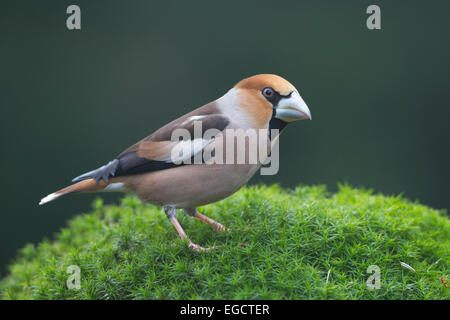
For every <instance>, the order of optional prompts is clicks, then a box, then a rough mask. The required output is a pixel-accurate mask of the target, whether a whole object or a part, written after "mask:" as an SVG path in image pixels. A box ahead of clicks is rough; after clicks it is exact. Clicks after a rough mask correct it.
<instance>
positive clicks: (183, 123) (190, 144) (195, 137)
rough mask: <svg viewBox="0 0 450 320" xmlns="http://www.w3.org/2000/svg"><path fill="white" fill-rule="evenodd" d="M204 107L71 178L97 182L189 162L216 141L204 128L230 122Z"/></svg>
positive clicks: (217, 127)
mask: <svg viewBox="0 0 450 320" xmlns="http://www.w3.org/2000/svg"><path fill="white" fill-rule="evenodd" d="M201 111H202V108H200V109H198V111H197V112H195V113H189V114H187V115H185V116H183V117H181V118H179V119H177V120H175V121H172V122H171V123H169V124H167V125H165V126H164V127H162V128H161V129H159V130H157V131H156V132H154V133H153V134H151V135H150V136H148V137H146V138H144V139H142V140H141V141H139V142H138V143H136V144H134V145H133V146H131V147H130V148H128V149H126V150H125V151H123V152H122V153H121V154H120V155H119V156H118V157H117V158H116V159H114V160H113V161H111V162H110V163H108V164H107V165H105V166H103V167H100V168H98V169H96V170H93V171H90V172H88V173H85V174H83V175H81V176H79V177H76V178H75V179H73V180H72V181H74V182H76V181H80V180H85V179H90V178H93V179H95V180H96V181H97V182H98V181H99V180H100V179H103V180H105V181H106V182H107V181H108V180H109V178H110V177H111V176H125V175H132V174H139V173H145V172H152V171H158V170H164V169H169V168H174V167H177V166H180V165H184V164H186V163H189V160H192V159H193V158H194V156H195V155H196V154H197V153H199V152H201V151H202V150H203V149H204V148H205V147H206V146H207V145H208V144H210V143H212V142H213V140H214V137H212V138H211V137H210V138H204V135H203V134H204V133H205V131H207V130H209V129H215V130H217V131H216V132H222V131H223V130H224V129H225V128H226V127H227V126H228V125H229V123H230V120H229V119H228V117H226V116H224V115H223V114H219V113H213V114H208V113H207V114H201ZM177 130H178V131H177ZM180 130H181V131H180ZM180 136H183V138H182V140H179V137H180ZM174 138H178V139H175V140H174ZM174 148H176V149H174ZM172 151H174V153H173V152H172ZM175 151H176V152H175ZM186 160H188V161H186ZM192 162H193V161H191V162H190V163H192Z"/></svg>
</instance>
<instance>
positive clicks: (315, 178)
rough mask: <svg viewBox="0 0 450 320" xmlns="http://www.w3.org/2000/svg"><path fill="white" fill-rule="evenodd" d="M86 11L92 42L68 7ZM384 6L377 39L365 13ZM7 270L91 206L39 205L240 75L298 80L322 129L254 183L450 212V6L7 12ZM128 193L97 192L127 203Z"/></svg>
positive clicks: (229, 4)
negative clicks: (369, 194) (380, 196)
mask: <svg viewBox="0 0 450 320" xmlns="http://www.w3.org/2000/svg"><path fill="white" fill-rule="evenodd" d="M70 4H77V5H79V6H80V8H81V30H78V31H69V30H68V29H67V28H66V18H67V16H68V15H67V14H66V8H67V7H68V6H69V5H70ZM370 4H377V5H379V6H380V8H381V26H382V29H381V30H368V29H367V27H366V19H367V17H368V14H366V8H367V7H368V5H370ZM0 6H1V8H0V34H1V41H0V55H1V60H0V84H1V89H0V106H1V117H0V122H1V127H0V128H1V136H0V139H1V140H0V143H1V146H0V147H1V150H2V156H1V157H0V161H1V168H2V170H1V182H0V183H1V185H0V188H1V193H0V194H1V199H2V207H1V210H0V212H1V217H0V273H1V274H2V275H4V274H5V272H6V268H5V266H6V264H7V263H8V262H10V261H11V259H13V257H14V255H15V253H16V252H17V250H18V249H19V248H20V247H22V246H23V245H24V244H26V243H27V242H33V243H37V242H39V241H40V240H42V239H43V238H44V237H47V238H52V237H53V235H54V234H55V233H56V232H58V230H59V229H60V228H61V227H63V226H65V225H66V222H67V220H68V219H70V218H71V217H73V216H75V215H77V214H80V213H82V212H88V211H89V210H90V207H91V206H90V203H91V202H92V200H93V199H94V198H95V197H96V195H77V196H69V197H67V198H64V199H62V200H58V201H55V202H52V203H49V204H47V205H45V206H43V207H39V206H38V202H39V200H40V199H41V198H42V197H43V196H45V195H47V194H48V193H51V192H53V191H55V190H57V189H58V188H60V187H64V186H66V185H67V184H69V183H70V180H71V179H72V178H73V177H75V176H77V175H79V174H80V173H84V172H86V171H88V170H91V169H94V168H96V167H98V166H100V165H103V164H105V163H106V162H108V161H109V160H111V159H113V158H114V157H115V156H116V155H117V154H118V153H120V152H121V151H122V150H123V149H125V148H126V147H128V146H129V145H131V144H133V143H135V142H136V141H138V140H139V139H141V138H143V137H145V136H147V135H148V134H150V133H151V132H152V131H154V130H155V129H157V128H159V127H160V126H161V125H164V124H165V123H167V122H168V121H169V120H173V119H175V118H176V117H178V116H180V115H182V114H184V113H186V112H187V111H190V110H191V109H193V108H195V107H198V106H201V105H203V104H205V103H207V102H209V101H211V100H214V99H216V98H218V97H219V96H221V95H222V94H224V93H225V92H226V91H227V90H228V89H229V88H230V87H232V86H233V85H234V84H235V83H236V82H238V81H239V80H240V79H242V78H244V77H248V76H251V75H254V74H258V73H275V74H279V75H281V76H283V77H285V78H286V79H288V80H289V81H290V82H292V83H293V84H294V85H295V86H296V87H297V88H298V89H299V91H300V93H301V95H302V96H303V98H304V100H305V101H306V103H307V104H308V106H309V107H310V109H311V112H312V115H313V119H314V120H313V121H303V122H298V123H295V124H294V125H292V126H289V127H288V128H287V129H286V131H285V132H284V133H283V136H282V138H281V143H280V161H281V164H280V171H279V173H278V175H276V176H264V177H262V176H260V175H256V176H255V177H254V178H253V179H252V181H251V183H257V182H261V181H262V182H264V183H280V184H281V185H282V186H285V187H294V186H296V185H298V184H326V185H327V186H328V188H329V190H330V191H334V190H336V189H337V183H338V182H348V183H349V184H351V185H353V186H357V187H366V188H372V189H373V190H374V191H375V192H382V193H384V194H387V195H397V194H399V193H403V194H404V196H405V197H407V198H409V199H411V200H419V201H420V202H422V203H423V204H426V205H429V206H431V207H434V208H437V209H441V208H446V209H448V208H450V199H449V194H450V188H449V178H450V172H449V164H450V151H449V150H450V148H449V141H450V130H449V119H450V105H449V100H450V99H449V88H450V80H449V79H450V59H449V57H450V42H449V40H448V37H449V23H448V13H449V12H450V2H448V1H362V0H348V1H332V0H330V1H324V0H320V1H312V0H311V1H230V0H228V1H220V2H219V1H206V0H205V1H158V2H153V1H152V2H151V1H145V0H142V1H80V0H72V1H61V0H54V1H33V2H31V1H2V3H1V5H0ZM119 196H120V195H119V194H118V195H113V194H107V195H102V197H103V198H104V199H105V201H106V202H117V199H118V197H119Z"/></svg>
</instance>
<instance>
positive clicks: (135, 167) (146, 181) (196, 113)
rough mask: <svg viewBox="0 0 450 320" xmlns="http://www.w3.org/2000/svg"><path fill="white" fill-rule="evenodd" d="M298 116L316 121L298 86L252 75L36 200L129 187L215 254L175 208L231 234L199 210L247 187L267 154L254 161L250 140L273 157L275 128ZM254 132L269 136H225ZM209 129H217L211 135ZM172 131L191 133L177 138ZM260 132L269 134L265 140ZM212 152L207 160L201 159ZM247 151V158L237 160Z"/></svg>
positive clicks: (278, 129) (183, 237)
mask: <svg viewBox="0 0 450 320" xmlns="http://www.w3.org/2000/svg"><path fill="white" fill-rule="evenodd" d="M297 120H312V117H311V112H310V110H309V108H308V106H307V105H306V103H305V102H304V100H303V99H302V97H301V96H300V93H299V91H298V90H297V89H296V88H295V87H294V86H293V85H292V84H291V83H290V82H289V81H287V80H286V79H284V78H282V77H281V76H278V75H275V74H258V75H254V76H251V77H248V78H245V79H243V80H240V81H239V82H237V83H236V84H235V85H234V86H233V87H232V88H231V89H230V90H228V91H227V92H226V93H225V94H224V95H223V96H221V97H220V98H218V99H216V100H214V101H212V102H210V103H207V104H205V105H204V106H202V107H199V108H197V109H195V110H193V111H191V112H189V113H187V114H185V115H183V116H181V117H179V118H177V119H176V120H173V121H172V122H169V123H168V124H166V125H164V126H163V127H161V128H160V129H158V130H156V131H155V132H153V133H152V134H151V135H149V136H147V137H145V138H144V139H142V140H140V141H138V142H137V143H135V144H134V145H132V146H131V147H129V148H128V149H126V150H125V151H123V152H122V153H120V154H119V155H118V156H117V157H116V158H114V159H113V160H112V161H110V162H108V163H107V164H106V165H104V166H101V167H100V168H98V169H95V170H92V171H89V172H87V173H85V174H82V175H80V176H78V177H76V178H74V179H73V180H72V182H73V184H72V185H69V186H68V187H65V188H63V189H61V190H58V191H56V192H53V193H51V194H49V195H48V196H46V197H44V198H42V200H41V201H40V203H39V204H40V205H43V204H45V203H48V202H50V201H53V200H55V199H57V198H60V197H62V196H65V195H68V194H71V193H78V192H98V191H125V192H132V193H134V194H135V195H137V197H138V198H140V199H141V200H142V201H144V202H148V203H151V204H154V205H156V206H161V207H163V208H164V212H165V214H166V216H167V218H168V219H169V220H170V222H171V223H172V224H173V226H174V227H175V229H176V231H177V232H178V234H179V236H180V238H181V240H182V241H187V242H188V247H189V248H190V249H192V250H194V251H197V252H199V251H210V250H213V249H214V247H202V246H200V245H198V244H196V243H194V242H193V241H192V240H191V239H190V238H189V237H188V235H187V234H186V232H185V231H184V229H183V228H182V226H181V225H180V223H179V221H178V218H177V210H182V211H184V212H185V213H186V214H187V215H190V216H192V217H194V218H196V219H198V220H200V221H202V222H204V223H207V224H210V225H211V226H212V227H213V228H215V229H216V230H218V231H230V230H231V229H229V228H225V226H223V225H222V224H221V223H219V222H217V221H215V220H213V219H211V218H209V217H207V216H205V215H203V214H201V213H199V212H198V211H197V207H199V206H203V205H207V204H210V203H214V202H217V201H220V200H222V199H225V198H227V197H229V196H230V195H232V194H233V193H235V192H236V191H237V190H239V189H240V188H241V187H242V186H243V185H244V184H246V183H247V182H248V180H249V179H250V178H251V177H252V176H253V175H254V174H255V173H256V172H257V171H258V169H259V168H260V167H261V166H262V164H263V163H264V161H266V159H267V157H265V158H264V159H259V161H256V163H255V162H254V161H253V162H250V161H249V158H250V157H251V154H250V153H251V150H252V148H251V147H252V146H250V144H255V143H257V144H258V148H256V149H257V150H258V152H259V151H260V150H265V151H267V155H268V154H270V152H271V151H272V148H273V145H274V144H275V143H277V141H278V137H279V134H276V135H272V134H271V133H272V132H281V131H282V130H283V129H284V128H285V127H286V125H287V124H288V123H290V122H293V121H297ZM199 128H200V129H199ZM249 130H255V131H257V130H259V131H260V132H261V131H262V132H263V133H264V132H266V133H265V134H263V135H261V136H258V137H259V139H260V140H258V141H257V142H255V141H250V140H247V141H246V143H245V144H244V146H245V147H247V148H245V150H244V151H242V150H237V148H236V146H235V145H233V144H231V146H232V147H231V148H228V149H227V147H229V144H227V141H229V142H230V141H232V142H235V140H236V139H239V135H236V136H234V137H233V136H231V138H228V137H229V136H228V135H227V134H228V132H237V131H238V132H241V133H242V132H244V134H245V132H248V131H249ZM274 130H275V131H274ZM194 131H197V135H195V132H194ZM208 131H209V132H213V133H214V134H210V135H209V136H206V133H207V132H208ZM175 132H178V133H181V134H182V135H185V136H186V135H187V137H184V136H183V139H181V138H180V136H178V137H176V138H175V139H174V133H175ZM199 132H200V135H199V134H198V133H199ZM193 133H194V137H192V134H193ZM260 137H267V141H262V140H264V139H262V138H260ZM260 141H262V142H261V143H262V144H259V143H260ZM241 146H242V144H241ZM266 148H267V149H266ZM208 150H209V158H208V157H207V156H205V157H199V155H202V154H204V155H205V154H207V152H206V151H208ZM249 150H250V151H249ZM253 150H255V149H253ZM242 153H243V154H244V158H245V159H244V161H243V162H242V161H241V162H239V161H236V160H237V158H239V156H241V157H242V156H243V154H242ZM227 155H228V156H229V158H227ZM214 156H217V157H216V158H214ZM199 159H200V160H199ZM230 159H231V161H225V160H230ZM196 160H197V161H196ZM241 160H242V158H241Z"/></svg>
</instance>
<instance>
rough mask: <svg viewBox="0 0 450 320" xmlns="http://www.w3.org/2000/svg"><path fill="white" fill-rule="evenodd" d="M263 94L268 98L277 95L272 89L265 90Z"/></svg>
mask: <svg viewBox="0 0 450 320" xmlns="http://www.w3.org/2000/svg"><path fill="white" fill-rule="evenodd" d="M262 94H263V95H264V97H266V98H272V97H273V95H274V94H275V91H274V90H273V89H272V88H270V87H268V88H264V89H263V91H262Z"/></svg>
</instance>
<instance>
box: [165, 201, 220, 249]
mask: <svg viewBox="0 0 450 320" xmlns="http://www.w3.org/2000/svg"><path fill="white" fill-rule="evenodd" d="M164 211H165V213H166V216H167V218H169V220H170V222H172V224H173V226H174V227H175V229H177V232H178V234H179V236H180V238H181V240H182V241H184V240H186V239H187V240H188V246H189V248H191V249H192V250H194V251H197V252H199V251H210V250H213V249H214V247H211V248H203V247H201V246H199V245H198V244H195V243H193V242H192V241H191V240H190V239H189V237H188V236H187V234H186V232H184V230H183V227H182V226H181V224H180V222H178V219H177V209H176V208H175V207H172V206H166V207H164Z"/></svg>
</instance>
